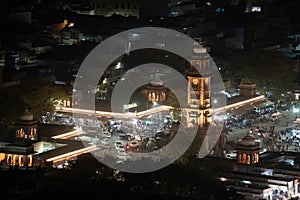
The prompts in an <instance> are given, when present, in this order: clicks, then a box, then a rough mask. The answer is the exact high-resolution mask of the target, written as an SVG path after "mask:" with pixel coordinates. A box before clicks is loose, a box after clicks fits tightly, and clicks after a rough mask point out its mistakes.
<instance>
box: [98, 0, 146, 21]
mask: <svg viewBox="0 0 300 200" xmlns="http://www.w3.org/2000/svg"><path fill="white" fill-rule="evenodd" d="M93 3H94V10H95V15H103V16H105V17H110V16H112V15H122V16H124V17H129V16H132V17H137V18H139V16H140V9H139V6H140V3H139V1H138V0H125V1H121V2H120V1H118V0H93Z"/></svg>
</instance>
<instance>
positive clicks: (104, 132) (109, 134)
mask: <svg viewBox="0 0 300 200" xmlns="http://www.w3.org/2000/svg"><path fill="white" fill-rule="evenodd" d="M103 135H104V136H105V137H108V138H110V137H111V133H110V132H108V131H103Z"/></svg>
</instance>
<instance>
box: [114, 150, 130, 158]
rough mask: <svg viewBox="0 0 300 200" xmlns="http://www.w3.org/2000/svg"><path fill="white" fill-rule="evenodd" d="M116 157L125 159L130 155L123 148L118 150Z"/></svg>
mask: <svg viewBox="0 0 300 200" xmlns="http://www.w3.org/2000/svg"><path fill="white" fill-rule="evenodd" d="M117 158H118V159H120V160H124V161H126V160H127V159H128V158H130V155H129V154H128V153H127V152H126V151H125V150H120V151H118V154H117Z"/></svg>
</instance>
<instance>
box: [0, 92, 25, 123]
mask: <svg viewBox="0 0 300 200" xmlns="http://www.w3.org/2000/svg"><path fill="white" fill-rule="evenodd" d="M13 91H15V90H14V89H12V88H10V90H7V89H5V90H2V91H1V95H0V128H5V129H9V128H12V126H13V122H14V121H16V119H17V118H18V117H19V116H20V115H21V114H22V113H23V112H24V108H25V102H24V100H23V98H22V97H21V96H20V95H18V94H16V93H15V92H13Z"/></svg>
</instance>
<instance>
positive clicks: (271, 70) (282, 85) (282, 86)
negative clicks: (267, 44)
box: [225, 49, 295, 93]
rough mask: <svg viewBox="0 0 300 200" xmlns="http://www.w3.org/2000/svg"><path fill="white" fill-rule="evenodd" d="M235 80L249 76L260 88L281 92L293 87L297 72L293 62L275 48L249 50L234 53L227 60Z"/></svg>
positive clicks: (227, 65) (227, 66)
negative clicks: (294, 69)
mask: <svg viewBox="0 0 300 200" xmlns="http://www.w3.org/2000/svg"><path fill="white" fill-rule="evenodd" d="M225 65H226V68H227V69H229V70H230V72H231V73H232V77H233V79H234V81H236V82H237V83H239V82H240V81H241V80H242V79H244V78H248V79H249V80H250V81H251V82H253V83H256V85H257V86H258V87H259V88H267V89H269V90H271V91H272V92H273V93H276V92H278V93H281V92H282V91H285V90H287V89H288V90H290V89H292V88H293V81H294V80H295V73H294V72H293V67H292V63H291V61H290V60H288V59H287V58H285V57H284V55H283V54H282V53H281V52H278V51H275V50H253V49H252V50H248V51H242V52H235V53H233V54H232V55H231V56H230V57H229V59H228V60H227V61H226V62H225Z"/></svg>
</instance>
